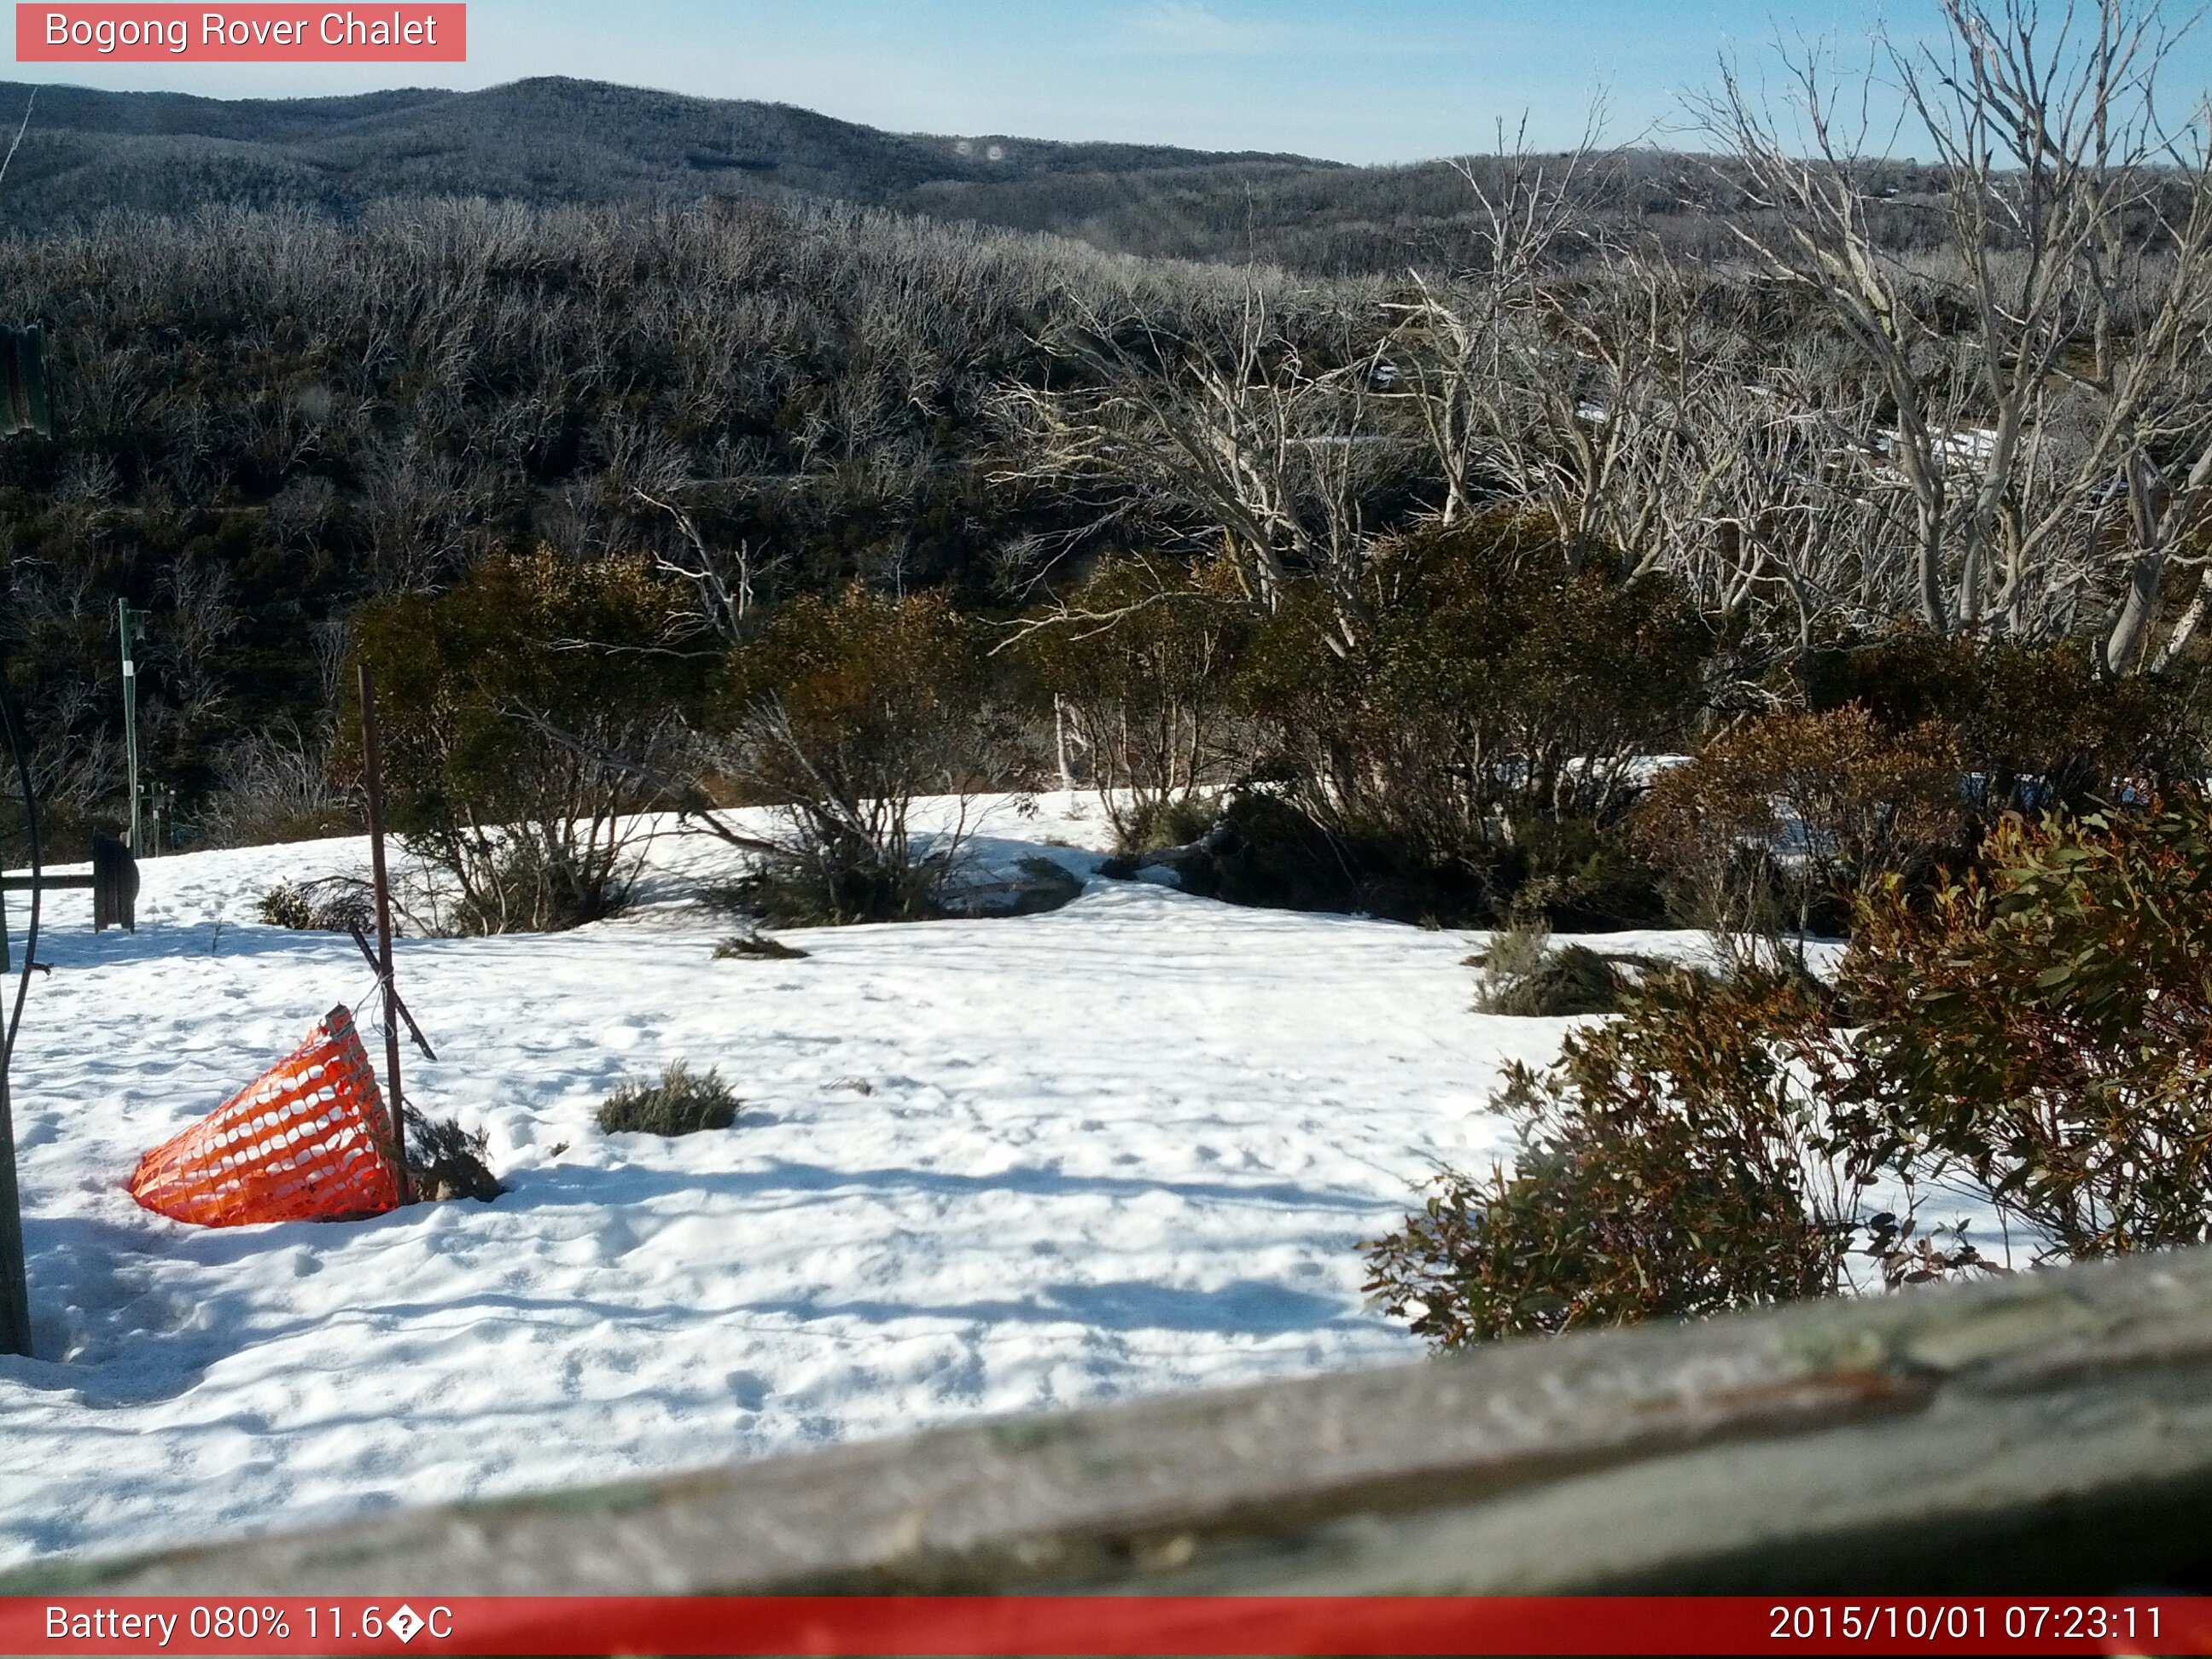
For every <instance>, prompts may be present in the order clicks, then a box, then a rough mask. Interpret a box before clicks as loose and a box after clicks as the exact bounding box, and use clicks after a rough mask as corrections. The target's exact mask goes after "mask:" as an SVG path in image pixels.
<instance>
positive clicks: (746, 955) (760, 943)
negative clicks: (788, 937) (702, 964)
mask: <svg viewBox="0 0 2212 1659" xmlns="http://www.w3.org/2000/svg"><path fill="white" fill-rule="evenodd" d="M805 954H806V952H805V951H802V950H800V949H799V947H798V946H796V945H786V944H785V943H784V942H783V941H782V940H781V939H770V938H769V937H768V935H767V934H765V933H733V934H732V935H731V936H730V937H729V938H728V939H724V940H722V941H721V942H720V944H719V945H715V947H714V960H715V961H717V962H728V961H731V960H733V959H743V960H746V961H755V962H796V961H798V960H799V958H800V957H804V956H805Z"/></svg>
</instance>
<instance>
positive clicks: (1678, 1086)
mask: <svg viewBox="0 0 2212 1659" xmlns="http://www.w3.org/2000/svg"><path fill="white" fill-rule="evenodd" d="M1825 1030H1826V1028H1825V1026H1824V1025H1822V1024H1821V1022H1820V1011H1819V1009H1818V1006H1817V1005H1816V1004H1815V1003H1814V1001H1813V1000H1811V999H1809V998H1808V997H1807V996H1806V994H1805V993H1804V991H1803V990H1802V987H1800V986H1799V985H1798V984H1797V983H1796V981H1791V980H1786V979H1779V978H1771V977H1758V976H1747V977H1745V978H1743V979H1741V980H1738V981H1733V982H1724V981H1712V980H1708V979H1705V978H1703V977H1701V976H1699V975H1686V974H1657V975H1652V976H1651V977H1650V980H1649V981H1647V983H1646V985H1645V986H1644V987H1642V988H1641V989H1639V990H1638V991H1637V992H1635V993H1633V994H1632V997H1631V999H1630V1011H1629V1013H1628V1015H1627V1017H1626V1018H1623V1019H1620V1020H1616V1021H1612V1022H1609V1023H1607V1024H1605V1025H1602V1026H1600V1027H1596V1028H1594V1029H1591V1030H1586V1031H1580V1032H1577V1033H1576V1034H1575V1035H1574V1036H1571V1037H1570V1038H1569V1039H1568V1041H1567V1043H1566V1046H1565V1050H1564V1052H1563V1053H1562V1055H1561V1057H1560V1060H1559V1064H1558V1066H1556V1067H1554V1068H1553V1070H1551V1071H1550V1072H1547V1073H1542V1074H1536V1073H1530V1072H1528V1071H1527V1070H1525V1069H1516V1072H1515V1073H1514V1075H1513V1077H1512V1079H1511V1080H1510V1083H1509V1084H1508V1085H1507V1087H1506V1090H1505V1091H1504V1094H1503V1095H1502V1096H1501V1097H1500V1102H1499V1103H1500V1104H1501V1105H1502V1106H1504V1108H1505V1109H1507V1110H1508V1111H1510V1113H1511V1114H1512V1115H1513V1117H1514V1119H1515V1121H1516V1127H1518V1129H1519V1132H1520V1134H1521V1139H1522V1153H1521V1155H1520V1157H1519V1158H1518V1159H1517V1160H1516V1165H1515V1167H1514V1169H1513V1170H1512V1171H1511V1172H1510V1173H1507V1172H1506V1171H1504V1170H1498V1169H1493V1170H1492V1171H1491V1173H1490V1175H1489V1176H1488V1177H1487V1178H1477V1177H1474V1176H1468V1175H1464V1174H1461V1173H1459V1172H1456V1171H1450V1170H1447V1171H1446V1172H1444V1173H1443V1175H1441V1176H1439V1177H1438V1178H1437V1182H1436V1183H1435V1187H1434V1190H1433V1191H1432V1193H1431V1196H1430V1198H1429V1199H1428V1200H1427V1203H1426V1205H1425V1208H1424V1209H1423V1210H1422V1211H1420V1212H1418V1213H1416V1214H1413V1215H1410V1216H1408V1217H1407V1221H1406V1225H1405V1227H1404V1228H1403V1229H1402V1230H1401V1231H1399V1232H1397V1233H1395V1234H1392V1235H1390V1236H1389V1237H1386V1238H1383V1239H1381V1240H1379V1241H1377V1242H1376V1243H1373V1244H1370V1245H1369V1246H1367V1247H1366V1248H1367V1250H1368V1263H1369V1267H1370V1278H1369V1281H1368V1289H1369V1290H1370V1291H1371V1292H1374V1293H1376V1295H1378V1296H1379V1297H1381V1298H1382V1301H1383V1305H1384V1306H1385V1308H1387V1309H1388V1310H1389V1311H1390V1312H1391V1313H1392V1314H1393V1315H1395V1316H1401V1317H1405V1318H1408V1319H1410V1321H1411V1322H1412V1325H1413V1329H1414V1331H1415V1332H1416V1333H1418V1334H1420V1335H1422V1336H1425V1337H1427V1338H1428V1339H1429V1340H1431V1341H1432V1342H1434V1343H1436V1344H1437V1345H1438V1346H1443V1347H1456V1346H1462V1345H1464V1344H1467V1343H1469V1342H1474V1341H1480V1340H1486V1339H1489V1338H1493V1337H1502V1336H1509V1335H1513V1334H1521V1333H1527V1332H1550V1331H1562V1330H1566V1329H1570V1328H1577V1327H1582V1326H1587V1325H1610V1324H1620V1323H1623V1322H1629V1321H1632V1320H1638V1319H1644V1318H1649V1317H1652V1316H1662V1315H1663V1316H1690V1315H1698V1314H1707V1313H1717V1312H1720V1311H1722V1310H1727V1309H1731V1308H1742V1307H1755V1306H1760V1305H1764V1304H1771V1303H1776V1302H1784V1301H1790V1300H1793V1299H1795V1298H1797V1297H1806V1296H1818V1295H1824V1294H1826V1293H1828V1292H1830V1291H1834V1290H1835V1289H1837V1288H1838V1285H1840V1284H1841V1282H1842V1280H1843V1276H1844V1266H1845V1261H1846V1257H1847V1255H1848V1253H1849V1251H1850V1247H1851V1243H1852V1231H1853V1226H1852V1224H1853V1223H1854V1222H1855V1220H1856V1219H1857V1218H1856V1213H1855V1209H1854V1205H1855V1201H1856V1198H1857V1188H1856V1187H1855V1186H1854V1185H1853V1184H1852V1182H1851V1180H1850V1177H1849V1175H1848V1174H1847V1175H1846V1176H1845V1178H1844V1179H1843V1180H1842V1181H1840V1182H1837V1181H1832V1180H1831V1179H1829V1178H1828V1176H1827V1174H1826V1168H1827V1165H1826V1158H1827V1156H1828V1153H1829V1151H1830V1146H1829V1144H1828V1142H1827V1141H1826V1139H1825V1138H1824V1133H1823V1129H1822V1127H1821V1120H1820V1114H1819V1113H1818V1112H1817V1111H1816V1110H1815V1109H1814V1103H1813V1100H1812V1098H1811V1097H1810V1095H1809V1094H1808V1090H1807V1088H1806V1085H1805V1084H1804V1083H1803V1082H1802V1080H1801V1078H1800V1074H1799V1072H1798V1069H1797V1066H1794V1065H1793V1064H1792V1063H1791V1062H1792V1061H1796V1062H1798V1063H1800V1064H1803V1063H1807V1062H1810V1063H1811V1065H1812V1066H1814V1070H1815V1073H1816V1074H1817V1073H1818V1071H1819V1069H1820V1067H1821V1066H1824V1065H1825V1064H1826V1061H1827V1060H1828V1055H1827V1054H1826V1044H1825V1042H1823V1040H1822V1039H1823V1037H1824V1035H1825Z"/></svg>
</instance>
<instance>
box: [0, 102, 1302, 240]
mask: <svg viewBox="0 0 2212 1659" xmlns="http://www.w3.org/2000/svg"><path fill="white" fill-rule="evenodd" d="M31 90H32V89H31V88H30V87H29V86H27V84H24V83H22V82H0V124H5V125H12V124H13V122H14V120H15V118H16V115H15V112H17V111H20V110H21V107H22V105H23V101H24V100H25V99H27V97H28V96H29V95H30V93H31ZM1224 168H1226V169H1228V170H1229V171H1230V172H1231V173H1238V174H1249V175H1250V176H1253V177H1255V178H1258V177H1264V176H1268V175H1275V174H1282V173H1311V172H1334V171H1339V170H1341V169H1340V168H1339V167H1338V165H1337V164H1335V163H1332V162H1325V161H1312V160H1310V159H1308V158H1305V157H1302V156H1296V155H1263V154H1258V153H1240V154H1229V155H1225V154H1219V153H1214V152H1209V151H1200V150H1185V149H1173V148H1170V147H1169V146H1165V145H1144V144H1104V143H1097V144H1091V143H1047V142H1042V141H1039V140H1035V139H1027V138H1017V137H1002V136H996V135H981V136H974V135H971V136H969V137H930V136H926V135H916V134H901V133H890V132H881V131H877V130H876V129H874V128H872V127H866V126H861V125H857V124H855V123H854V122H850V121H840V120H836V119H833V118H830V117H829V116H826V115H817V114H815V113H813V112H811V111H808V110H803V109H795V108H793V107H791V106H787V105H783V104H763V103H752V102H746V101H742V100H732V99H711V98H690V97H681V96H678V95H677V94H672V93H662V92H651V91H645V90H641V89H640V88H633V87H618V86H612V85H609V84H607V83H605V82H593V81H576V80H568V79H563V78H545V79H539V80H531V81H518V82H513V83H512V84H509V85H507V86H501V87H494V88H489V89H488V90H485V91H483V92H447V91H436V90H419V89H418V90H407V91H393V92H378V93H369V94H364V95H362V96H359V97H351V98H311V99H287V100H277V99H244V100H221V99H213V98H196V97H190V96H186V95H185V94H177V93H152V92H99V91H92V90H88V89H87V88H77V87H42V88H39V89H38V103H37V107H36V112H35V113H34V115H33V119H32V123H31V129H30V132H29V135H28V137H27V138H26V140H25V142H24V144H23V148H22V150H21V154H19V155H17V156H16V158H15V164H14V167H12V168H11V170H10V171H9V175H8V180H7V185H6V187H5V190H4V192H0V222H4V223H9V224H14V225H18V226H27V227H31V226H43V225H50V224H53V223H56V222H61V221H65V220H68V219H72V218H76V217H78V216H83V215H86V214H89V213H94V212H98V211H100V210H103V209H106V208H111V207H131V208H145V209H156V210H189V209H191V208H193V207H197V206H199V205H202V204H210V203H226V204H228V203H236V204H249V205H254V206H263V207H272V206H281V205H289V206H297V207H302V208H308V209H313V210H320V211H326V212H336V213H345V212H349V211H351V210H356V209H358V208H360V207H361V206H362V205H364V204H367V203H369V202H372V201H374V200H377V199H378V198H380V197H395V196H397V197H404V196H425V195H435V196H487V197H507V198H519V199H522V200H526V201H532V202H568V201H605V200H610V199H617V198H622V197H635V196H639V195H659V196H667V197H697V196H705V195H711V194H717V193H727V192H730V191H748V190H758V189H763V188H770V189H775V188H781V189H785V190H790V191H799V192H801V193H804V194H807V195H819V196H832V197H842V198H843V199H845V200H848V201H854V202H861V203H882V204H892V203H901V202H902V198H905V197H909V196H910V195H911V194H912V193H913V192H915V191H921V190H923V189H926V188H928V187H932V186H944V187H951V188H953V189H955V190H958V189H960V188H962V187H964V186H985V187H988V186H994V185H1002V184H1006V183H1010V182H1018V181H1034V180H1037V179H1043V178H1047V177H1049V176H1051V175H1055V174H1058V175H1084V176H1094V175H1113V174H1129V173H1159V172H1165V173H1183V172H1188V171H1190V170H1192V169H1203V170H1207V171H1218V170H1221V169H1224Z"/></svg>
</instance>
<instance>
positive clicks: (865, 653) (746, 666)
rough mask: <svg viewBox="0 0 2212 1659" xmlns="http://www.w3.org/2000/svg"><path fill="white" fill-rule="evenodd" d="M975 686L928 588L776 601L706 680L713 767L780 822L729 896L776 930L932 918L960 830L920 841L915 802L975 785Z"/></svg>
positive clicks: (962, 624) (964, 642)
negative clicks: (717, 728) (716, 737)
mask: <svg viewBox="0 0 2212 1659" xmlns="http://www.w3.org/2000/svg"><path fill="white" fill-rule="evenodd" d="M990 690H991V672H990V664H989V661H988V659H987V657H986V656H985V654H984V652H983V648H982V643H981V639H980V637H979V636H978V634H977V631H976V628H975V623H973V622H972V621H971V620H970V619H969V618H968V617H964V616H963V615H962V614H961V613H960V612H959V611H957V610H956V609H955V608H954V607H953V605H951V602H950V601H949V600H948V599H946V598H945V596H944V595H942V594H919V595H909V596H908V597H905V598H896V599H895V598H892V597H890V596H889V595H885V594H879V593H872V592H868V591H866V589H864V588H862V587H860V586H857V585H855V586H852V587H850V588H848V589H847V590H846V592H844V593H843V594H842V596H841V597H839V598H837V599H817V598H813V597H801V598H799V599H793V600H791V601H790V602H788V603H787V604H786V605H782V606H781V607H779V608H778V609H777V611H775V614H774V615H773V616H772V617H770V618H769V622H768V623H767V625H766V627H765V628H764V629H763V630H762V632H761V633H760V635H758V637H757V638H756V639H754V640H753V641H750V643H748V644H745V645H744V646H741V647H738V650H737V652H736V653H734V654H733V655H732V658H731V660H730V663H729V665H728V670H727V673H726V678H725V681H724V684H723V686H722V689H721V694H720V708H721V713H722V723H723V726H724V729H725V732H726V739H725V750H724V756H723V768H724V770H725V771H726V773H727V774H728V775H730V776H731V777H732V779H734V780H735V781H738V783H739V784H740V785H742V786H743V787H744V789H745V790H746V791H747V793H749V794H750V795H751V796H752V797H753V798H754V799H758V800H761V801H764V802H767V803H769V804H771V805H775V806H776V807H777V808H778V809H779V810H780V811H781V816H782V823H783V827H782V829H781V831H780V833H779V834H778V836H776V837H775V841H774V843H773V845H772V846H771V848H770V849H769V851H768V853H767V854H765V855H764V857H763V861H762V863H761V866H760V867H759V869H758V870H757V872H755V873H754V874H753V875H752V876H751V877H750V878H748V879H747V880H745V881H744V882H743V883H740V884H738V886H737V887H735V888H734V889H732V890H731V895H730V896H731V897H732V899H733V900H734V901H735V902H738V904H739V905H740V906H741V907H742V908H746V909H749V910H750V911H751V912H753V913H754V914H756V915H758V916H760V917H761V919H762V920H763V921H767V922H769V923H770V924H772V925H775V926H780V927H806V926H835V925H839V924H842V923H848V922H860V921H919V920H922V919H925V918H927V917H931V916H935V915H940V914H941V913H942V912H941V907H940V906H939V895H940V893H941V890H942V889H943V886H944V884H945V878H946V877H947V876H948V874H950V872H951V867H952V865H953V863H954V861H955V860H956V859H957V856H958V850H959V847H960V845H961V842H962V841H963V827H962V826H956V827H955V828H954V829H952V830H951V832H950V833H949V834H941V835H939V836H933V837H928V838H927V850H926V851H924V850H923V849H922V848H920V847H918V846H917V842H916V837H915V832H914V830H913V829H912V827H911V822H910V820H911V817H912V813H913V808H914V802H915V799H916V798H917V797H919V796H922V795H963V796H964V795H965V794H967V793H969V791H971V790H972V789H973V788H974V787H975V786H976V783H977V781H978V779H979V778H980V777H981V775H983V774H984V773H985V771H986V770H987V766H988V763H989V760H990V756H991V750H992V744H991V741H990V739H991V737H992V735H993V734H992V732H991V729H990V728H991V722H992V718H993V703H992V699H991V696H990Z"/></svg>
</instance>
